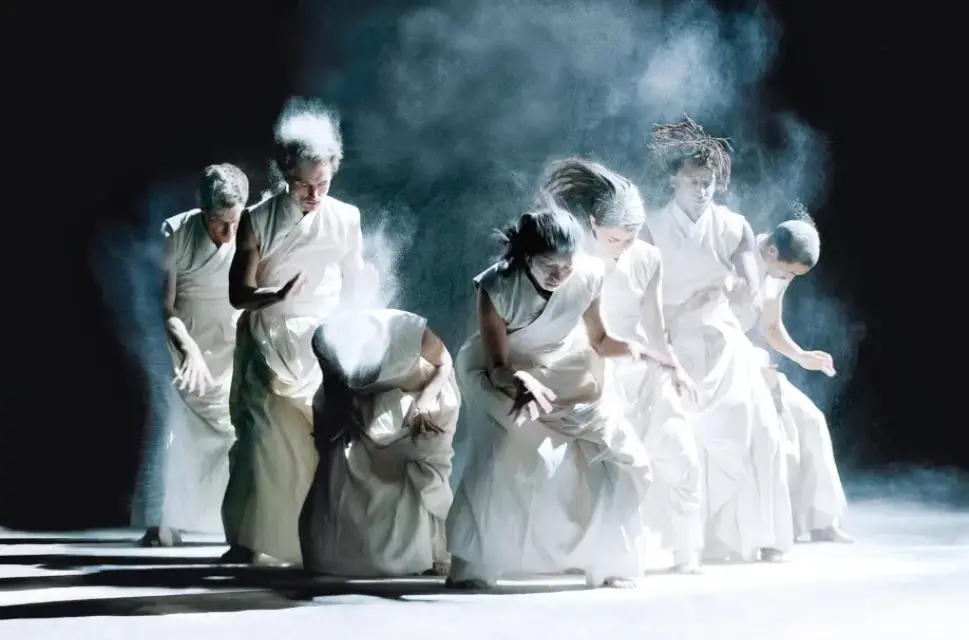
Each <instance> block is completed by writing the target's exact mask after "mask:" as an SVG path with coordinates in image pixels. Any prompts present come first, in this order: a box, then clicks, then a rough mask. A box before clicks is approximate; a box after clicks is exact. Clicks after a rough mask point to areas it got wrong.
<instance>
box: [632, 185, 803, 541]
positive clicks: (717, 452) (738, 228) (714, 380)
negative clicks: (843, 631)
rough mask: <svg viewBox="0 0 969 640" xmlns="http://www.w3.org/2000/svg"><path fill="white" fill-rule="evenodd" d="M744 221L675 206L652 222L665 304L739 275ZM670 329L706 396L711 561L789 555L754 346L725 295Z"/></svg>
mask: <svg viewBox="0 0 969 640" xmlns="http://www.w3.org/2000/svg"><path fill="white" fill-rule="evenodd" d="M744 223H745V221H744V218H743V217H742V216H740V215H738V214H736V213H733V212H731V211H729V210H728V209H726V208H725V207H722V206H719V205H711V206H710V207H709V208H708V209H707V210H706V212H704V213H703V215H701V216H700V218H699V220H697V221H696V222H693V221H692V220H691V219H690V218H689V217H688V216H687V215H686V214H685V213H684V212H683V211H682V210H681V209H680V208H679V207H678V206H677V205H676V204H675V202H670V203H669V204H668V205H667V206H665V207H663V208H662V209H660V210H659V211H657V212H655V213H654V214H653V215H651V216H649V218H648V219H647V226H648V229H649V233H650V235H651V237H652V241H653V244H654V245H655V246H656V247H657V248H658V249H659V250H660V251H661V252H662V254H663V266H664V278H663V297H664V303H665V304H666V305H667V306H674V307H675V306H677V305H682V304H683V303H685V302H687V300H689V299H690V298H691V297H692V296H693V295H694V294H695V293H697V292H700V291H702V290H704V289H708V288H711V287H717V288H722V287H723V285H724V283H725V281H726V280H727V279H728V278H729V277H733V275H734V274H733V268H732V266H731V263H730V258H731V256H732V255H733V253H734V251H735V250H736V249H737V247H738V246H739V244H740V242H741V239H742V237H743V228H744ZM667 321H668V325H667V330H668V331H669V334H670V340H671V343H672V344H673V347H674V349H675V350H676V354H677V357H678V358H679V359H680V362H681V364H682V365H683V367H684V369H685V370H686V372H687V373H688V374H689V375H690V377H691V378H693V380H694V382H695V383H696V384H697V387H698V390H699V392H700V407H701V409H700V410H699V411H697V412H695V413H693V414H691V415H690V422H691V423H692V425H693V433H694V436H695V437H696V441H697V445H698V449H699V451H700V463H701V471H702V472H703V485H702V486H703V507H702V514H703V518H704V521H705V532H704V533H705V551H704V556H705V557H706V558H708V559H720V558H726V557H730V556H739V557H740V558H742V559H746V560H753V559H756V558H757V556H758V553H759V550H760V549H766V548H772V549H776V550H779V551H786V550H789V549H790V547H791V545H792V544H793V541H794V539H793V538H794V535H793V531H792V525H791V518H792V515H791V500H790V492H789V489H788V485H787V467H786V460H785V456H784V452H783V450H782V446H781V445H782V440H783V438H782V435H781V428H780V424H779V420H778V417H777V411H776V410H775V408H774V399H773V397H772V395H771V392H770V389H769V388H768V385H767V383H766V381H765V380H764V375H763V369H762V366H761V362H760V358H759V356H758V354H757V351H756V348H755V347H754V346H753V344H751V342H750V340H749V339H748V338H747V336H746V335H744V332H743V329H742V328H741V326H740V323H739V321H738V320H737V318H736V316H735V315H734V313H733V311H732V310H731V308H730V304H729V302H728V301H727V299H726V297H725V296H723V295H720V296H719V297H715V298H714V299H712V300H711V301H710V302H708V303H707V304H705V305H704V306H702V307H701V308H699V309H695V310H692V311H688V312H684V313H682V314H681V315H679V316H677V317H675V318H668V320H667Z"/></svg>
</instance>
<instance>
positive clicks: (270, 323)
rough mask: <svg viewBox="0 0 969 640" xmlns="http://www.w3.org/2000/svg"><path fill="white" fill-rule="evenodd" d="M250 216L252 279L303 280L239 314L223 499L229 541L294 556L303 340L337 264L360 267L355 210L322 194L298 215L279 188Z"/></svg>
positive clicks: (309, 380) (310, 450) (311, 359)
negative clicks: (295, 289)
mask: <svg viewBox="0 0 969 640" xmlns="http://www.w3.org/2000/svg"><path fill="white" fill-rule="evenodd" d="M249 220H250V222H251V224H252V229H253V232H254V233H255V234H256V238H257V240H258V243H259V251H260V262H259V266H258V270H257V274H256V280H257V285H258V286H259V287H276V286H281V285H283V284H285V283H286V282H287V281H288V280H289V279H291V278H292V277H293V276H295V275H296V274H297V273H299V272H302V273H303V274H304V276H305V277H306V279H307V284H306V286H305V287H304V288H303V289H302V291H300V292H299V293H298V294H296V295H294V296H291V297H290V298H289V299H287V300H285V301H283V302H280V303H277V304H275V305H272V306H269V307H266V308H264V309H261V310H258V311H248V312H246V313H244V314H243V316H242V318H241V319H240V322H239V331H238V347H237V349H236V362H235V368H236V370H235V374H234V376H233V380H232V397H231V400H230V404H231V409H232V422H233V424H234V425H235V427H236V432H237V434H238V441H237V442H236V444H235V446H234V447H233V448H232V453H231V455H230V459H231V465H232V473H231V477H230V480H229V488H228V490H227V491H226V497H225V502H224V504H223V519H224V521H225V525H226V526H225V528H226V536H227V538H228V541H229V542H230V544H238V545H242V546H244V547H247V548H249V549H251V550H253V551H256V552H259V553H263V554H266V555H268V556H270V557H272V558H275V559H277V560H281V561H285V562H290V563H300V562H301V560H302V557H301V553H300V545H299V533H298V519H299V514H300V510H301V509H302V507H303V501H304V499H305V498H306V492H307V491H308V490H309V487H310V483H311V482H312V479H313V473H314V471H315V469H316V463H317V454H316V449H315V447H314V445H313V437H312V433H313V416H312V408H311V405H312V399H313V395H314V394H315V393H316V390H317V388H318V387H319V386H320V381H321V373H320V367H319V364H318V363H317V361H316V356H315V355H314V354H313V351H312V348H311V345H310V341H311V340H312V337H313V331H314V330H315V329H316V327H317V326H318V325H319V323H320V322H321V321H322V320H323V319H324V318H325V317H326V316H327V315H328V314H329V313H330V312H331V311H332V310H333V309H334V308H336V306H337V305H338V304H339V302H340V294H341V289H342V276H343V273H344V271H346V270H349V269H359V267H360V261H361V260H362V258H361V255H362V244H363V237H362V234H361V231H360V211H359V210H358V209H357V208H356V207H353V206H351V205H348V204H345V203H343V202H340V201H338V200H335V199H334V198H331V197H327V198H326V199H325V200H324V202H323V203H322V204H321V205H320V207H319V208H318V209H317V210H316V211H313V212H311V213H308V214H306V215H303V214H302V213H301V212H300V211H299V209H297V208H296V206H295V205H294V204H293V202H292V200H291V199H290V197H289V195H288V194H287V193H282V194H279V195H276V196H273V197H272V198H269V199H268V200H266V201H264V202H262V203H260V204H258V205H256V206H255V207H253V208H252V209H251V210H250V211H249Z"/></svg>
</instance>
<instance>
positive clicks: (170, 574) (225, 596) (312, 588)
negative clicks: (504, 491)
mask: <svg viewBox="0 0 969 640" xmlns="http://www.w3.org/2000/svg"><path fill="white" fill-rule="evenodd" d="M114 542H115V543H117V541H114ZM35 543H36V542H35ZM38 544H39V543H38ZM123 545H124V543H123V542H122V543H121V544H120V545H119V546H123ZM0 546H2V543H0ZM119 551H120V552H121V553H123V551H121V550H120V549H119ZM0 563H3V564H6V565H8V566H9V565H20V566H39V567H40V568H43V569H49V570H72V569H73V570H79V571H80V572H79V573H73V574H68V575H41V576H37V575H32V576H11V577H5V578H0V594H5V595H6V598H5V599H7V600H9V599H11V598H10V596H11V595H12V594H15V593H23V594H24V598H23V599H24V600H29V599H30V593H42V592H44V591H46V590H48V589H56V588H70V587H100V588H109V589H111V590H110V591H105V594H104V597H90V598H86V599H70V600H58V601H47V602H26V603H19V604H10V605H6V606H0V620H5V619H6V620H9V619H16V618H63V617H81V616H129V615H162V614H169V613H206V612H234V611H247V610H270V609H284V608H291V607H298V606H313V605H317V606H325V601H323V602H320V601H317V602H314V601H313V599H314V598H319V597H325V596H346V595H356V596H369V597H377V598H383V599H389V600H396V601H406V600H407V599H408V598H409V597H415V596H416V597H419V596H434V595H444V594H448V595H458V594H459V593H460V592H455V591H452V590H448V589H445V587H444V579H443V578H439V577H424V576H415V577H413V578H407V579H388V580H348V579H343V578H338V577H329V576H313V575H310V574H307V573H304V572H303V571H300V570H297V569H287V568H274V567H247V566H234V565H220V564H218V560H217V558H215V557H209V558H199V557H173V556H168V555H165V556H159V555H149V554H144V555H138V556H133V555H120V554H119V555H94V554H78V553H73V554H69V553H51V554H32V555H0ZM132 565H137V566H132ZM128 566H130V568H127V567H128ZM102 567H111V568H102ZM144 588H148V589H206V590H208V591H206V592H203V593H198V594H181V593H180V594H171V595H165V594H151V595H127V594H125V593H124V591H123V590H124V589H144ZM586 588H587V587H585V585H582V584H578V585H577V584H575V583H574V581H573V582H572V583H568V582H563V583H562V584H555V583H551V584H548V583H546V584H537V585H536V584H522V585H509V586H504V585H503V586H502V588H501V589H500V590H498V591H494V592H491V593H494V594H495V595H505V594H509V595H510V594H527V593H548V592H554V591H574V590H582V589H586Z"/></svg>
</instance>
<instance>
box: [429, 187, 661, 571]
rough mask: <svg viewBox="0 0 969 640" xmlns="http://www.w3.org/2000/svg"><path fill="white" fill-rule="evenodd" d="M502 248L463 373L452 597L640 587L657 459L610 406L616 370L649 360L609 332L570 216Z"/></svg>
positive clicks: (597, 268) (549, 215)
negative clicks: (644, 525)
mask: <svg viewBox="0 0 969 640" xmlns="http://www.w3.org/2000/svg"><path fill="white" fill-rule="evenodd" d="M500 239H501V242H502V244H503V245H504V249H505V251H504V255H503V256H502V259H501V260H500V261H498V262H497V263H495V264H494V265H492V266H491V267H489V268H488V269H486V270H485V271H484V272H482V273H481V274H480V275H479V276H478V277H476V278H475V279H474V283H475V286H476V288H477V301H478V302H477V304H478V327H479V331H478V332H477V333H476V334H475V335H473V336H472V337H471V338H470V339H469V340H468V341H467V342H466V343H465V345H464V346H463V347H462V349H461V351H460V352H459V353H458V357H457V362H456V370H457V376H458V383H459V385H460V387H461V396H462V398H463V399H464V400H465V403H466V404H465V415H466V416H467V417H468V419H467V423H466V425H464V427H463V428H465V429H468V430H469V435H468V437H467V438H466V443H467V444H468V446H469V449H470V450H469V452H468V457H469V462H468V467H467V469H466V471H465V474H464V477H463V478H462V480H461V482H460V483H459V485H458V487H457V491H456V494H455V499H454V504H453V506H452V507H451V512H450V514H449V515H448V520H447V538H448V548H449V550H450V551H451V556H452V558H451V572H450V575H449V578H448V585H449V586H451V587H452V588H461V589H482V588H489V587H493V586H495V584H496V582H497V580H498V578H499V576H500V575H501V574H502V573H505V572H516V573H558V572H563V571H567V570H569V569H579V570H581V571H584V572H585V573H586V579H587V580H588V581H589V583H590V584H593V585H596V586H599V585H602V586H610V587H630V586H635V583H636V577H637V576H639V575H641V570H642V565H641V563H640V558H639V553H638V549H637V548H636V545H635V539H634V538H633V536H631V535H629V534H630V532H636V531H638V525H634V523H635V521H636V520H638V516H639V504H640V502H641V499H642V496H643V495H644V494H645V492H646V490H647V488H648V486H649V483H650V481H651V472H650V467H649V456H648V455H647V453H646V450H645V448H644V447H643V445H642V443H641V442H639V440H638V438H637V437H636V434H635V433H633V432H632V429H631V427H630V426H629V425H628V424H627V423H626V421H625V419H624V418H623V415H622V408H621V406H620V405H619V403H618V400H617V399H616V398H615V397H613V396H612V395H611V394H610V393H609V389H608V382H607V380H606V378H605V371H604V358H608V357H622V356H628V357H634V358H636V359H646V358H647V357H649V356H647V354H646V351H645V350H644V349H642V348H641V347H640V346H638V345H636V344H635V343H627V342H623V341H621V340H618V339H616V338H615V337H613V336H612V335H611V334H610V333H609V332H608V331H607V330H606V328H605V326H604V324H603V321H602V316H601V314H600V312H599V292H600V290H601V288H602V278H603V273H602V265H601V264H600V263H599V262H598V261H596V260H594V259H592V258H590V257H588V256H585V255H582V254H581V252H580V249H581V243H582V230H581V228H580V227H579V226H578V224H577V223H576V222H575V220H574V219H573V218H572V217H571V216H570V215H569V214H568V213H567V212H565V211H562V210H560V209H559V208H558V207H556V206H555V205H554V204H552V203H549V202H545V203H542V205H541V208H539V209H538V210H536V211H533V212H531V213H527V214H525V215H524V216H522V217H521V219H520V220H519V221H518V222H517V224H515V225H513V226H511V227H510V228H509V229H508V230H506V231H505V232H504V233H503V234H501V235H500ZM623 477H627V478H628V482H622V481H621V480H622V478H623Z"/></svg>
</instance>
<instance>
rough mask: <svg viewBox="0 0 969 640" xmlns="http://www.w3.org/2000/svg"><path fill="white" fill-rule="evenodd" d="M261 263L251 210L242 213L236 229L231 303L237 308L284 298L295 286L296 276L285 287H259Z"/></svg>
mask: <svg viewBox="0 0 969 640" xmlns="http://www.w3.org/2000/svg"><path fill="white" fill-rule="evenodd" d="M258 266H259V239H258V238H257V237H256V234H255V232H253V230H252V223H251V222H250V220H249V212H248V211H246V212H245V213H243V214H242V218H241V219H240V220H239V229H238V231H237V232H236V252H235V255H234V256H233V258H232V265H231V266H230V267H229V303H230V304H231V305H232V306H233V307H235V308H236V309H248V310H256V309H262V308H265V307H268V306H269V305H272V304H276V303H277V302H279V301H281V300H283V299H284V298H285V297H286V296H287V295H288V294H289V292H290V290H292V289H293V287H294V285H295V284H296V282H297V280H299V278H300V276H299V275H297V276H296V277H294V278H293V279H292V280H290V281H289V282H287V283H286V284H285V285H283V286H282V287H263V288H261V289H260V288H259V287H257V286H256V269H257V268H258Z"/></svg>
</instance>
